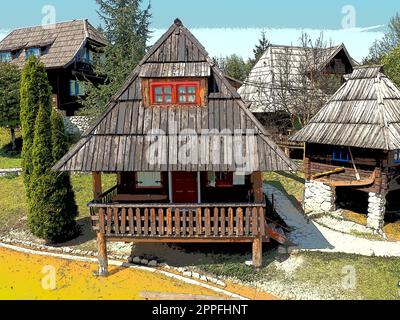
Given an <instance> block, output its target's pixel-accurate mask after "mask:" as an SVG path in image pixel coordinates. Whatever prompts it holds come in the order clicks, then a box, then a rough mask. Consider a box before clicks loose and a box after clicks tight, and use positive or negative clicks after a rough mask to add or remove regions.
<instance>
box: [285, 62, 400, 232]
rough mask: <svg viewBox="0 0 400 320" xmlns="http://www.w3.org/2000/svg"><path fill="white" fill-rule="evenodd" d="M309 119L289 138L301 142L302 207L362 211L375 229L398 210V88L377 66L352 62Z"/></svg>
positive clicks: (399, 144) (399, 162) (399, 135)
mask: <svg viewBox="0 0 400 320" xmlns="http://www.w3.org/2000/svg"><path fill="white" fill-rule="evenodd" d="M346 80H347V81H346V83H345V84H344V85H343V86H342V87H341V88H340V90H338V91H337V92H336V93H335V94H334V95H333V97H332V98H331V99H330V100H329V102H328V103H327V104H326V105H325V106H324V107H323V108H322V109H321V111H319V112H318V114H317V115H316V116H315V117H314V118H313V119H312V120H311V121H310V123H309V124H308V125H307V126H306V127H304V128H303V129H302V130H300V131H299V132H297V133H296V134H295V135H294V137H293V138H292V139H293V140H295V141H301V142H306V151H305V163H304V165H305V176H306V190H305V200H304V201H305V203H304V204H305V207H306V209H307V210H309V211H310V210H311V211H314V212H329V211H333V210H335V209H336V208H344V209H353V210H355V211H357V212H361V213H365V214H368V226H369V227H371V228H373V229H375V230H381V228H382V226H383V223H384V218H385V214H386V218H392V219H393V218H395V216H394V215H395V214H396V213H399V212H400V205H399V201H398V199H399V195H400V90H399V89H398V88H397V87H396V86H395V85H394V84H393V82H392V81H390V79H388V78H387V76H386V75H385V74H384V72H383V67H381V66H376V67H356V68H354V72H353V73H352V74H351V75H349V76H347V77H346Z"/></svg>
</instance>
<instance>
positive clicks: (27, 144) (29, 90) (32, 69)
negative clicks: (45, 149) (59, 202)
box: [20, 56, 49, 199]
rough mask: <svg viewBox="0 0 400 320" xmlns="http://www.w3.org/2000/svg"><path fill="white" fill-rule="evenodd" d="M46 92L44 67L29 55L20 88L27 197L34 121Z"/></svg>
mask: <svg viewBox="0 0 400 320" xmlns="http://www.w3.org/2000/svg"><path fill="white" fill-rule="evenodd" d="M48 93H49V84H48V80H47V74H46V70H45V67H44V65H43V64H42V63H40V61H39V60H38V59H37V58H36V57H34V56H31V57H29V59H28V60H27V61H26V63H25V66H24V68H23V70H22V75H21V89H20V112H21V113H20V122H21V128H22V140H23V146H22V168H23V176H24V183H25V189H26V193H27V197H28V199H29V197H30V185H31V175H32V172H33V162H32V147H33V140H34V134H35V121H36V116H37V113H38V110H39V105H40V104H43V103H44V102H45V101H46V100H47V99H49V97H48Z"/></svg>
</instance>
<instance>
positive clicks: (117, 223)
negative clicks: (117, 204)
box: [114, 208, 120, 234]
mask: <svg viewBox="0 0 400 320" xmlns="http://www.w3.org/2000/svg"><path fill="white" fill-rule="evenodd" d="M118 211H119V210H118V208H114V232H115V233H116V234H119V233H120V228H119V216H118Z"/></svg>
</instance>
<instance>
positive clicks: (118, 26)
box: [81, 0, 151, 115]
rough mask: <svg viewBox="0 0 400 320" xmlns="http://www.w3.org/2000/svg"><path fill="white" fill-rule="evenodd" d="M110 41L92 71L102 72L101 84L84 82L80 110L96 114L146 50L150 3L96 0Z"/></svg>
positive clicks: (103, 31) (106, 35) (105, 34)
mask: <svg viewBox="0 0 400 320" xmlns="http://www.w3.org/2000/svg"><path fill="white" fill-rule="evenodd" d="M96 2H97V4H98V5H99V7H100V11H99V15H100V18H101V19H102V21H103V23H104V26H102V27H101V30H102V33H103V34H104V36H105V38H106V39H107V41H108V43H109V45H108V46H107V47H106V48H105V52H104V58H103V59H100V58H98V59H95V66H94V69H95V72H96V73H97V74H99V75H105V76H106V77H107V78H106V81H105V84H104V85H98V86H95V85H93V84H91V83H90V82H85V92H86V98H85V99H84V100H83V101H82V104H83V105H84V108H83V110H82V112H81V113H82V114H86V115H97V114H99V113H101V112H102V111H103V110H104V107H105V105H106V104H107V102H108V101H109V100H110V99H111V97H112V96H113V95H114V94H115V93H116V92H117V91H118V89H119V88H120V87H121V86H122V85H123V83H124V82H125V80H126V78H127V77H128V75H129V74H130V73H131V72H132V70H133V69H134V68H135V67H136V65H137V64H138V63H139V61H140V60H141V59H142V58H143V56H144V54H145V52H146V43H147V41H148V39H149V37H150V30H149V28H150V18H151V14H150V5H149V6H148V7H147V8H145V9H142V8H141V3H142V1H141V0H96Z"/></svg>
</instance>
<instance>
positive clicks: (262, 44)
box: [250, 31, 271, 67]
mask: <svg viewBox="0 0 400 320" xmlns="http://www.w3.org/2000/svg"><path fill="white" fill-rule="evenodd" d="M270 45H271V42H269V40H268V39H267V34H266V32H265V31H262V32H261V38H260V39H259V40H258V44H257V45H256V47H255V48H254V50H253V53H254V59H250V63H251V65H252V67H254V66H255V64H256V63H257V62H258V60H260V58H261V57H262V55H263V54H264V53H265V51H266V50H267V48H268V47H269V46H270Z"/></svg>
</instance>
